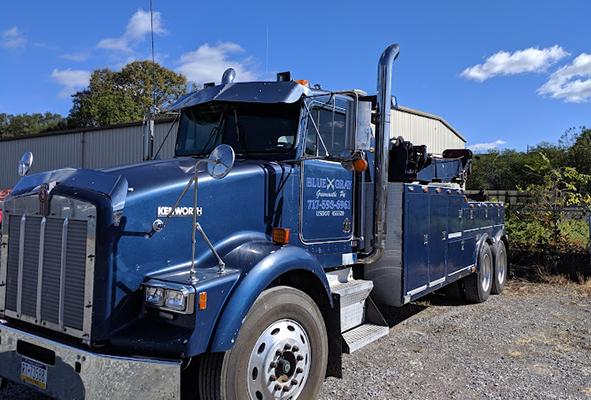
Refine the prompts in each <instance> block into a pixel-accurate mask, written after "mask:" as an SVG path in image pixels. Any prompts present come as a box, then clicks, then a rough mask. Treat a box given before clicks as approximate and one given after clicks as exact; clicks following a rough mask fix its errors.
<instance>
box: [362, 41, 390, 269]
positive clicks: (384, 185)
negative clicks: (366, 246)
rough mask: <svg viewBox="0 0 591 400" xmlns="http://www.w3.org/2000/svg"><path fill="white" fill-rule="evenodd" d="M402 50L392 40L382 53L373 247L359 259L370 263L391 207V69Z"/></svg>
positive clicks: (378, 251) (379, 249) (382, 242)
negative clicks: (389, 184)
mask: <svg viewBox="0 0 591 400" xmlns="http://www.w3.org/2000/svg"><path fill="white" fill-rule="evenodd" d="M399 53H400V46H398V44H393V45H391V46H390V47H388V48H387V49H386V50H384V52H383V53H382V56H381V57H380V61H379V63H378V88H377V106H378V109H377V113H376V117H377V121H376V131H377V132H376V154H375V165H376V173H375V186H374V214H373V218H374V220H373V248H372V250H371V252H370V253H369V254H367V255H366V256H363V257H361V258H359V262H361V263H363V264H370V263H374V262H376V261H378V260H379V259H380V258H381V257H382V254H383V253H384V249H385V247H386V221H387V215H386V210H387V209H388V165H389V157H388V151H389V145H390V115H391V110H392V69H393V67H394V61H395V60H396V58H397V57H398V54H399Z"/></svg>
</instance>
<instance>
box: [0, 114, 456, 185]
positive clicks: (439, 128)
mask: <svg viewBox="0 0 591 400" xmlns="http://www.w3.org/2000/svg"><path fill="white" fill-rule="evenodd" d="M391 122H392V123H391V125H390V136H391V137H392V138H395V137H398V136H402V137H403V138H404V139H405V140H409V141H411V142H412V143H413V144H416V145H422V144H426V145H427V151H428V152H429V153H435V154H441V153H442V152H443V150H445V149H458V148H464V147H465V142H466V140H465V139H464V138H463V137H462V136H461V135H460V134H459V133H458V132H457V131H455V129H453V128H452V127H451V126H450V125H449V124H447V122H445V121H444V120H443V119H441V118H440V117H438V116H435V115H431V114H427V113H423V112H421V111H417V110H412V109H409V108H404V107H400V108H399V109H398V110H392V118H391ZM172 124H173V121H172V120H164V121H157V122H156V124H155V126H154V153H156V151H157V150H158V148H159V147H160V145H161V143H162V141H163V140H164V138H165V136H166V135H167V133H168V132H169V130H170V128H171V127H172ZM176 129H177V126H176V125H175V126H174V127H172V132H171V133H170V136H169V138H168V140H167V141H166V142H165V144H164V146H163V147H162V150H161V151H160V157H161V158H170V157H172V156H173V155H174V145H175V140H176ZM144 131H145V126H143V125H142V124H127V125H121V126H114V127H107V128H104V129H85V130H81V131H70V132H63V133H55V134H42V135H35V136H30V137H26V136H24V137H20V138H15V139H5V140H0V190H1V189H9V188H12V187H14V185H16V183H17V182H18V181H19V179H20V177H19V176H18V174H17V164H18V161H19V160H20V158H21V157H22V155H23V154H24V153H25V152H26V151H32V152H33V155H34V160H33V167H32V168H31V171H30V173H31V174H34V173H36V172H42V171H47V170H50V169H57V168H63V167H78V168H89V169H98V168H106V167H112V166H115V165H123V164H130V163H135V162H140V161H142V159H143V134H144Z"/></svg>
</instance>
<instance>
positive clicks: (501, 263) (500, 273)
mask: <svg viewBox="0 0 591 400" xmlns="http://www.w3.org/2000/svg"><path fill="white" fill-rule="evenodd" d="M506 275H507V261H506V258H505V252H500V253H499V254H498V255H497V281H498V282H499V284H501V285H502V284H503V283H505V277H506Z"/></svg>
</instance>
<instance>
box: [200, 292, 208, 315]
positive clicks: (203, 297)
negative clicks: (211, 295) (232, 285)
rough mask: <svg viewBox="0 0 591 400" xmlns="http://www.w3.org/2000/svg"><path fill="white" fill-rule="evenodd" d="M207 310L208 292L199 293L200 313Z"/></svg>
mask: <svg viewBox="0 0 591 400" xmlns="http://www.w3.org/2000/svg"><path fill="white" fill-rule="evenodd" d="M206 308H207V292H201V293H199V311H201V310H205V309H206Z"/></svg>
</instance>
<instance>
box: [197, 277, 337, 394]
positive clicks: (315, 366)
mask: <svg viewBox="0 0 591 400" xmlns="http://www.w3.org/2000/svg"><path fill="white" fill-rule="evenodd" d="M327 362H328V338H327V334H326V327H325V325H324V320H323V318H322V314H321V313H320V310H319V309H318V307H317V306H316V304H315V303H314V301H313V300H312V299H311V298H310V297H309V296H308V295H306V294H305V293H303V292H301V291H299V290H296V289H294V288H291V287H287V286H278V287H274V288H271V289H268V290H265V291H264V292H263V293H261V295H260V296H259V297H258V298H257V300H256V301H255V303H254V305H253V306H252V308H251V309H250V311H249V312H248V314H247V315H246V318H245V320H244V323H243V324H242V327H241V328H240V332H239V333H238V337H237V339H236V343H235V344H234V347H233V348H232V349H231V350H229V351H227V352H225V353H210V354H206V355H204V356H203V358H202V360H201V363H200V366H199V372H198V378H199V380H200V384H199V391H200V398H201V400H238V399H253V400H263V399H265V400H267V399H293V400H296V399H300V400H306V399H315V398H316V397H317V396H318V393H319V392H320V389H321V388H322V383H323V381H324V376H325V374H326V365H327Z"/></svg>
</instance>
